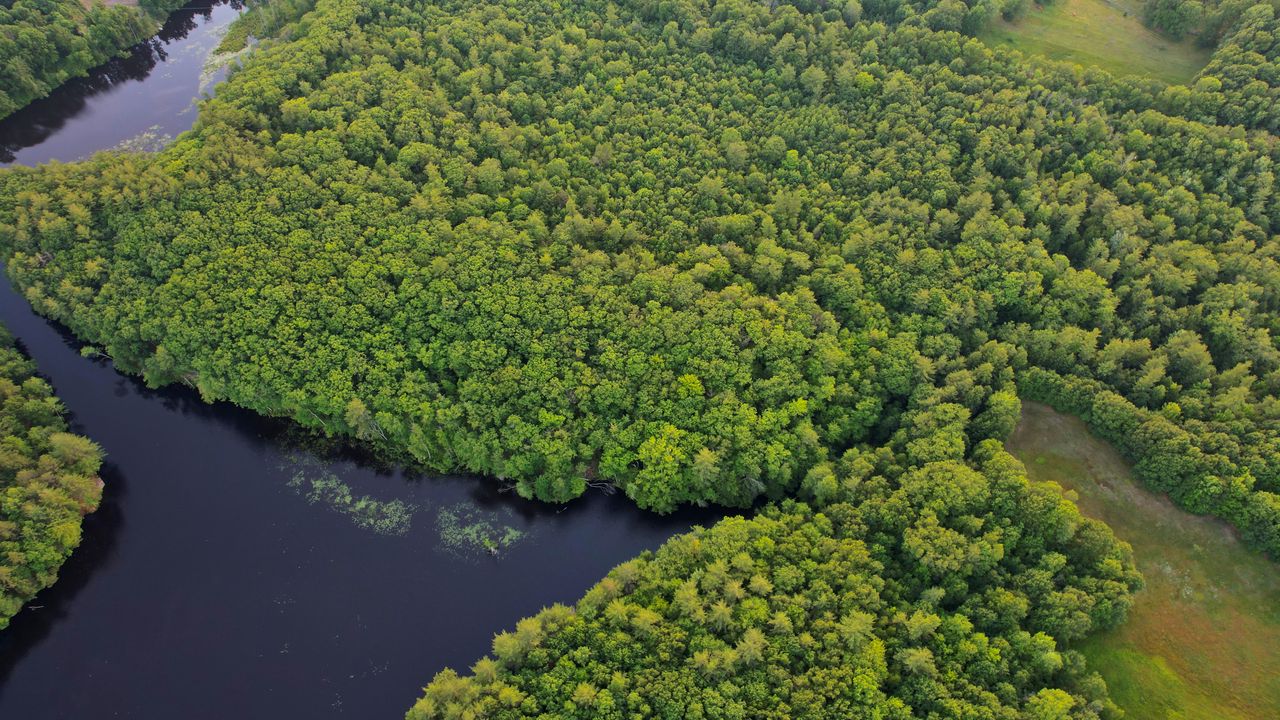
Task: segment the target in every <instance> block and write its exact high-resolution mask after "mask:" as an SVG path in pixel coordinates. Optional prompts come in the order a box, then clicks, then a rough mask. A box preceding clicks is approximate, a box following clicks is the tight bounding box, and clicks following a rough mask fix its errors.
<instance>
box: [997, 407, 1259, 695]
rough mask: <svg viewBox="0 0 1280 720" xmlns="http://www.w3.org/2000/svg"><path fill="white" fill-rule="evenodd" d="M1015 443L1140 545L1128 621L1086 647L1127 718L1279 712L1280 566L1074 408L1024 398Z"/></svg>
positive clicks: (1032, 472) (1016, 450)
mask: <svg viewBox="0 0 1280 720" xmlns="http://www.w3.org/2000/svg"><path fill="white" fill-rule="evenodd" d="M1008 448H1009V451H1010V452H1012V453H1013V454H1014V455H1016V456H1017V457H1018V458H1019V459H1020V460H1022V462H1023V463H1025V464H1026V466H1027V472H1028V474H1029V476H1030V477H1031V478H1032V480H1035V481H1042V482H1043V481H1049V482H1054V483H1057V484H1058V485H1059V486H1061V487H1062V488H1063V491H1064V492H1065V493H1067V494H1068V496H1069V497H1071V498H1072V499H1074V500H1075V501H1076V502H1077V503H1078V504H1079V505H1080V509H1081V511H1082V512H1084V514H1086V515H1088V516H1090V517H1095V518H1098V519H1100V520H1102V521H1104V522H1106V523H1107V524H1108V525H1110V526H1111V527H1112V529H1114V530H1115V533H1116V535H1118V536H1119V537H1120V538H1121V539H1123V540H1125V541H1127V542H1129V544H1131V545H1132V546H1133V553H1134V559H1135V560H1136V562H1137V565H1138V569H1139V570H1141V571H1142V574H1143V576H1144V578H1145V580H1146V587H1145V588H1143V589H1142V590H1141V591H1140V592H1139V593H1138V595H1137V598H1136V602H1135V604H1134V609H1133V612H1132V614H1131V615H1130V618H1129V621H1128V622H1127V623H1125V624H1124V625H1123V626H1121V627H1119V628H1117V629H1116V630H1114V631H1112V632H1109V633H1105V634H1103V635H1099V636H1096V637H1094V638H1091V639H1090V640H1089V641H1088V642H1087V643H1085V644H1083V645H1082V646H1081V648H1080V649H1081V651H1082V652H1084V654H1085V655H1086V656H1087V657H1088V658H1089V662H1090V665H1091V666H1092V667H1094V668H1095V669H1096V670H1098V672H1100V673H1101V674H1102V676H1103V677H1104V678H1105V679H1106V681H1107V685H1108V686H1109V687H1110V688H1111V695H1112V697H1113V698H1114V699H1115V701H1116V702H1117V703H1118V704H1119V705H1120V706H1121V707H1122V708H1124V710H1125V713H1126V717H1127V718H1129V720H1168V719H1169V718H1178V719H1179V720H1200V719H1202V718H1203V719H1204V720H1210V719H1212V720H1237V719H1238V720H1254V719H1256V720H1274V719H1275V718H1278V717H1280V567H1277V565H1276V564H1275V563H1272V562H1270V561H1268V560H1267V559H1265V558H1263V557H1261V556H1259V555H1257V554H1255V553H1252V552H1250V551H1249V550H1247V549H1245V548H1244V546H1242V545H1241V544H1240V543H1239V542H1238V541H1237V540H1236V538H1235V536H1234V534H1233V533H1232V531H1231V530H1230V528H1228V527H1227V526H1226V525H1225V524H1224V523H1222V522H1219V521H1216V520H1214V519H1212V518H1207V517H1198V516H1194V515H1190V514H1188V513H1186V512H1184V511H1182V510H1179V509H1178V508H1177V507H1174V505H1173V504H1172V503H1171V502H1169V500H1168V499H1167V498H1165V497H1164V496H1162V495H1157V494H1155V493H1152V492H1150V491H1148V490H1146V489H1145V488H1143V487H1142V486H1141V485H1139V484H1138V483H1137V481H1136V480H1134V479H1133V477H1132V476H1131V475H1130V473H1129V468H1128V465H1127V464H1126V463H1125V462H1124V460H1123V459H1122V458H1121V457H1120V455H1119V454H1118V453H1117V452H1116V451H1115V450H1114V449H1113V448H1111V447H1110V446H1109V445H1107V444H1106V443H1104V442H1103V441H1101V440H1098V439H1097V438H1095V437H1093V436H1092V435H1090V434H1089V431H1088V428H1087V427H1086V426H1085V425H1084V423H1083V422H1081V421H1080V420H1078V419H1077V418H1073V417H1069V416H1066V415H1061V414H1059V413H1056V412H1054V411H1053V410H1052V409H1051V408H1048V407H1046V406H1043V405H1038V404H1034V403H1024V409H1023V415H1022V421H1021V422H1020V423H1019V424H1018V428H1017V430H1016V431H1015V432H1014V434H1013V436H1012V437H1011V438H1010V439H1009V442H1008Z"/></svg>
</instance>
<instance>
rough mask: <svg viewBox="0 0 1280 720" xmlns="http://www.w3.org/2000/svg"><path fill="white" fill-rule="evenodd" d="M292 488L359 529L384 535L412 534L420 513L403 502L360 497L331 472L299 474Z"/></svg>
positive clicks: (301, 472)
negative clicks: (410, 530) (414, 523)
mask: <svg viewBox="0 0 1280 720" xmlns="http://www.w3.org/2000/svg"><path fill="white" fill-rule="evenodd" d="M288 486H289V487H291V488H294V489H295V490H297V491H298V492H299V493H301V494H302V495H303V496H304V497H306V499H307V501H308V502H311V503H316V504H320V505H325V506H327V507H329V508H330V509H331V510H333V511H335V512H338V513H341V514H343V515H346V516H347V517H349V518H350V519H351V522H353V523H355V524H356V526H357V527H361V528H364V529H365V530H372V531H373V532H376V533H379V534H382V535H403V534H405V533H407V532H409V528H410V527H411V525H412V521H413V515H414V513H416V512H417V511H418V507H417V506H416V505H414V504H412V503H406V502H404V501H403V500H399V499H396V500H378V499H376V498H374V497H371V496H369V495H356V494H355V493H353V492H352V491H351V488H350V487H349V486H348V485H347V484H346V483H344V482H343V481H342V479H341V478H339V477H338V476H337V475H336V474H334V473H333V472H331V471H319V472H314V471H313V472H307V471H305V470H298V471H297V472H295V473H294V474H293V477H292V478H290V480H289V482H288Z"/></svg>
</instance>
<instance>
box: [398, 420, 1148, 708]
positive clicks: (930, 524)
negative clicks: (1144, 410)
mask: <svg viewBox="0 0 1280 720" xmlns="http://www.w3.org/2000/svg"><path fill="white" fill-rule="evenodd" d="M975 456H976V458H977V469H973V468H970V467H967V466H965V465H963V464H961V463H956V462H943V463H935V464H930V465H926V466H924V467H921V468H918V469H915V470H911V471H908V472H906V473H904V474H901V475H899V476H898V477H897V478H896V479H895V480H890V479H889V478H887V477H885V476H883V475H879V474H876V473H875V472H874V470H873V469H872V468H870V467H868V466H866V465H865V464H864V461H865V458H860V459H858V460H852V459H851V460H852V462H851V463H850V464H849V467H848V468H847V469H845V468H842V469H841V473H842V475H843V473H845V472H848V473H849V474H848V475H843V476H842V477H841V481H840V482H841V484H843V485H845V486H846V487H848V488H850V489H849V490H848V491H847V493H842V497H840V498H838V500H837V501H836V502H833V503H832V504H829V505H827V506H826V507H824V508H823V509H822V510H821V511H815V510H812V509H810V508H809V507H808V506H806V505H801V504H796V503H792V502H787V503H785V504H784V505H783V506H782V507H781V508H779V507H769V508H766V509H764V510H763V511H761V512H760V513H759V514H758V515H757V516H756V517H754V518H753V519H751V520H744V519H741V518H732V519H728V520H725V521H722V522H721V523H719V524H717V525H716V526H715V527H713V528H711V529H710V530H696V531H695V532H693V533H691V534H689V535H685V536H682V537H677V538H675V539H673V540H671V541H669V542H668V543H667V544H666V545H664V546H663V548H662V549H661V550H659V551H658V552H657V553H656V554H655V555H647V554H646V555H644V556H641V557H640V558H637V559H635V560H632V561H630V562H628V563H625V564H623V565H621V566H619V567H618V568H616V569H615V570H614V571H613V572H611V573H610V574H609V575H608V577H606V578H605V579H604V580H603V581H601V582H600V583H599V584H598V585H596V586H595V587H594V588H592V589H591V590H590V591H589V592H587V594H586V595H585V596H584V597H583V598H582V599H581V600H580V601H579V602H578V603H577V605H576V607H574V608H566V607H563V606H555V607H552V608H550V609H547V610H544V611H543V612H542V613H540V614H539V615H537V616H535V617H532V618H528V619H525V620H522V621H520V623H519V624H518V625H517V626H516V628H515V630H514V632H507V633H502V634H500V635H498V636H497V637H496V638H495V639H494V643H493V657H491V658H485V659H483V660H481V661H480V662H478V663H477V664H476V665H475V666H474V667H473V668H472V672H473V675H472V676H471V677H459V676H458V675H457V674H456V673H455V672H454V671H452V670H445V671H444V672H442V673H440V674H439V675H437V676H436V678H435V680H433V681H432V683H431V684H430V685H429V686H428V687H427V688H426V694H425V696H424V697H423V699H421V700H420V701H419V702H418V703H417V705H416V706H415V707H414V708H413V709H412V710H411V711H410V712H409V714H408V717H409V718H410V720H428V719H430V718H463V717H476V718H480V717H484V718H495V719H500V718H513V719H514V718H593V719H595V718H601V719H608V718H629V717H655V718H760V719H763V718H776V719H778V720H784V719H789V718H885V719H886V720H887V719H889V718H902V719H905V718H916V717H938V718H942V717H947V718H953V717H973V718H978V717H982V718H1006V719H1008V720H1014V719H1018V720H1021V719H1022V718H1097V717H1110V716H1112V715H1113V713H1112V710H1111V706H1110V703H1109V702H1108V701H1107V700H1106V696H1105V690H1104V686H1103V685H1102V683H1101V682H1100V681H1099V680H1098V679H1097V678H1096V677H1090V676H1088V675H1086V674H1085V673H1084V672H1082V660H1081V659H1080V658H1079V656H1078V655H1076V654H1075V653H1073V652H1071V651H1069V650H1067V649H1066V647H1065V643H1064V641H1070V640H1073V639H1077V638H1079V637H1081V636H1082V635H1084V634H1086V633H1088V632H1091V631H1093V630H1096V629H1098V628H1105V627H1108V626H1111V625H1113V624H1115V623H1116V622H1118V621H1120V620H1121V619H1122V618H1123V616H1124V613H1125V611H1126V609H1127V608H1128V606H1129V603H1130V592H1131V591H1132V590H1133V589H1135V588H1136V587H1137V584H1138V581H1137V575H1136V572H1135V571H1134V570H1133V566H1132V561H1131V559H1130V557H1129V551H1128V548H1127V546H1123V545H1122V544H1120V543H1119V542H1117V541H1116V540H1115V538H1114V537H1113V536H1112V535H1111V533H1110V531H1109V530H1107V529H1106V528H1105V527H1104V526H1102V525H1101V524H1099V523H1097V522H1095V521H1091V520H1087V519H1085V518H1083V517H1082V516H1081V515H1080V514H1079V512H1078V511H1077V510H1076V509H1075V507H1074V506H1073V505H1072V504H1071V503H1070V502H1068V501H1066V500H1064V499H1062V498H1061V497H1060V496H1059V495H1058V494H1057V493H1056V492H1054V491H1053V490H1051V489H1049V488H1047V487H1038V488H1032V487H1030V486H1029V485H1028V484H1027V481H1026V478H1025V475H1024V471H1023V469H1022V466H1021V465H1020V464H1018V462H1017V461H1016V460H1014V459H1013V458H1012V457H1010V456H1008V455H1007V454H1005V453H1004V452H1003V451H1002V450H1001V449H999V445H998V443H995V442H988V443H986V444H984V445H982V446H980V448H979V449H978V451H977V452H976V453H975Z"/></svg>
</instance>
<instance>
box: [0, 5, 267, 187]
mask: <svg viewBox="0 0 1280 720" xmlns="http://www.w3.org/2000/svg"><path fill="white" fill-rule="evenodd" d="M242 9H243V5H242V3H241V2H240V0H195V2H192V3H191V4H189V5H187V6H186V7H184V8H182V9H181V10H177V11H175V12H174V13H173V14H171V15H170V16H169V19H168V20H166V21H165V23H164V26H163V27H162V28H161V29H160V32H159V33H158V34H157V35H156V36H154V37H152V38H151V39H149V40H147V41H145V42H142V43H139V44H137V45H135V46H133V47H132V48H130V49H129V50H128V51H127V52H126V54H125V55H123V56H122V57H117V58H114V59H112V60H109V61H108V62H107V63H105V64H104V65H101V66H99V67H97V68H95V69H94V70H92V71H90V73H89V74H88V75H86V76H85V77H81V78H74V79H72V80H70V81H68V82H67V83H65V84H64V85H62V87H59V88H58V89H57V90H55V91H54V92H53V93H51V94H50V95H49V96H48V97H46V98H43V99H41V100H37V101H35V102H34V103H31V104H30V105H28V106H27V107H25V108H23V109H22V110H19V111H18V112H16V113H14V114H13V115H10V116H9V117H7V118H5V119H4V120H0V164H11V163H16V164H20V165H35V164H38V163H42V162H48V161H49V160H62V161H70V160H76V159H79V158H81V157H84V156H85V155H88V154H90V153H93V152H96V151H98V150H102V149H105V148H111V147H114V146H116V145H117V144H119V143H120V142H122V141H125V140H127V139H128V138H130V137H132V136H134V135H136V134H138V133H139V132H141V131H144V130H146V129H148V128H150V127H152V126H158V127H159V129H160V134H167V135H177V134H178V133H180V132H182V131H183V130H186V129H188V128H190V127H191V124H192V122H194V120H195V113H194V112H192V111H191V110H192V107H193V102H194V100H195V98H196V95H197V92H198V89H199V87H200V73H201V71H202V70H203V67H204V61H205V59H206V58H207V57H208V55H209V54H210V53H211V52H212V50H213V49H214V48H215V47H217V44H218V42H219V40H220V39H221V37H222V34H223V32H225V31H226V28H227V26H228V25H229V24H230V23H231V21H232V20H234V19H235V17H236V15H237V14H238V13H239V12H240V11H241V10H242Z"/></svg>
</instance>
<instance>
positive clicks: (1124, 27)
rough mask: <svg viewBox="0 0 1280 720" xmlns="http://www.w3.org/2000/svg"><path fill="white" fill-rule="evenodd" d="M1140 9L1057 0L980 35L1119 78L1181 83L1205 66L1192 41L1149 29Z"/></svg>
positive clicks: (1102, 1) (1110, 0)
mask: <svg viewBox="0 0 1280 720" xmlns="http://www.w3.org/2000/svg"><path fill="white" fill-rule="evenodd" d="M1138 7H1139V6H1138V5H1137V4H1136V3H1135V4H1132V5H1130V4H1126V3H1124V2H1121V1H1118V0H1057V2H1055V3H1054V4H1052V5H1049V6H1048V7H1040V6H1038V5H1034V4H1033V5H1032V6H1031V9H1030V10H1029V11H1028V12H1027V15H1026V17H1024V18H1022V19H1021V20H1018V21H1017V22H1013V23H1009V22H1005V21H1003V20H999V19H997V20H996V21H995V22H994V23H992V24H991V27H989V28H988V29H987V30H985V31H984V32H983V33H982V34H981V35H980V37H981V38H982V39H983V40H984V41H985V42H986V43H987V44H988V45H991V46H992V47H995V48H1001V47H1009V48H1014V49H1017V50H1021V51H1023V52H1025V53H1028V54H1031V55H1042V56H1044V57H1047V58H1050V59H1053V60H1065V61H1068V62H1074V63H1079V64H1081V65H1095V66H1097V67H1100V68H1102V69H1103V70H1107V71H1110V72H1111V73H1114V74H1117V75H1145V76H1147V77H1152V78H1155V79H1157V80H1162V81H1164V82H1167V83H1185V82H1187V81H1188V80H1190V79H1191V78H1192V76H1194V75H1195V74H1196V73H1197V72H1199V71H1200V68H1202V67H1204V66H1205V64H1206V63H1208V62H1209V55H1210V51H1209V50H1206V49H1204V48H1200V47H1197V46H1196V44H1195V42H1194V41H1193V40H1191V39H1186V40H1182V41H1180V42H1176V41H1174V40H1171V39H1169V38H1168V37H1165V36H1164V35H1161V34H1159V33H1156V32H1153V31H1151V30H1148V29H1147V28H1146V26H1144V25H1143V24H1142V21H1141V20H1140V19H1139V15H1138Z"/></svg>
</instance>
